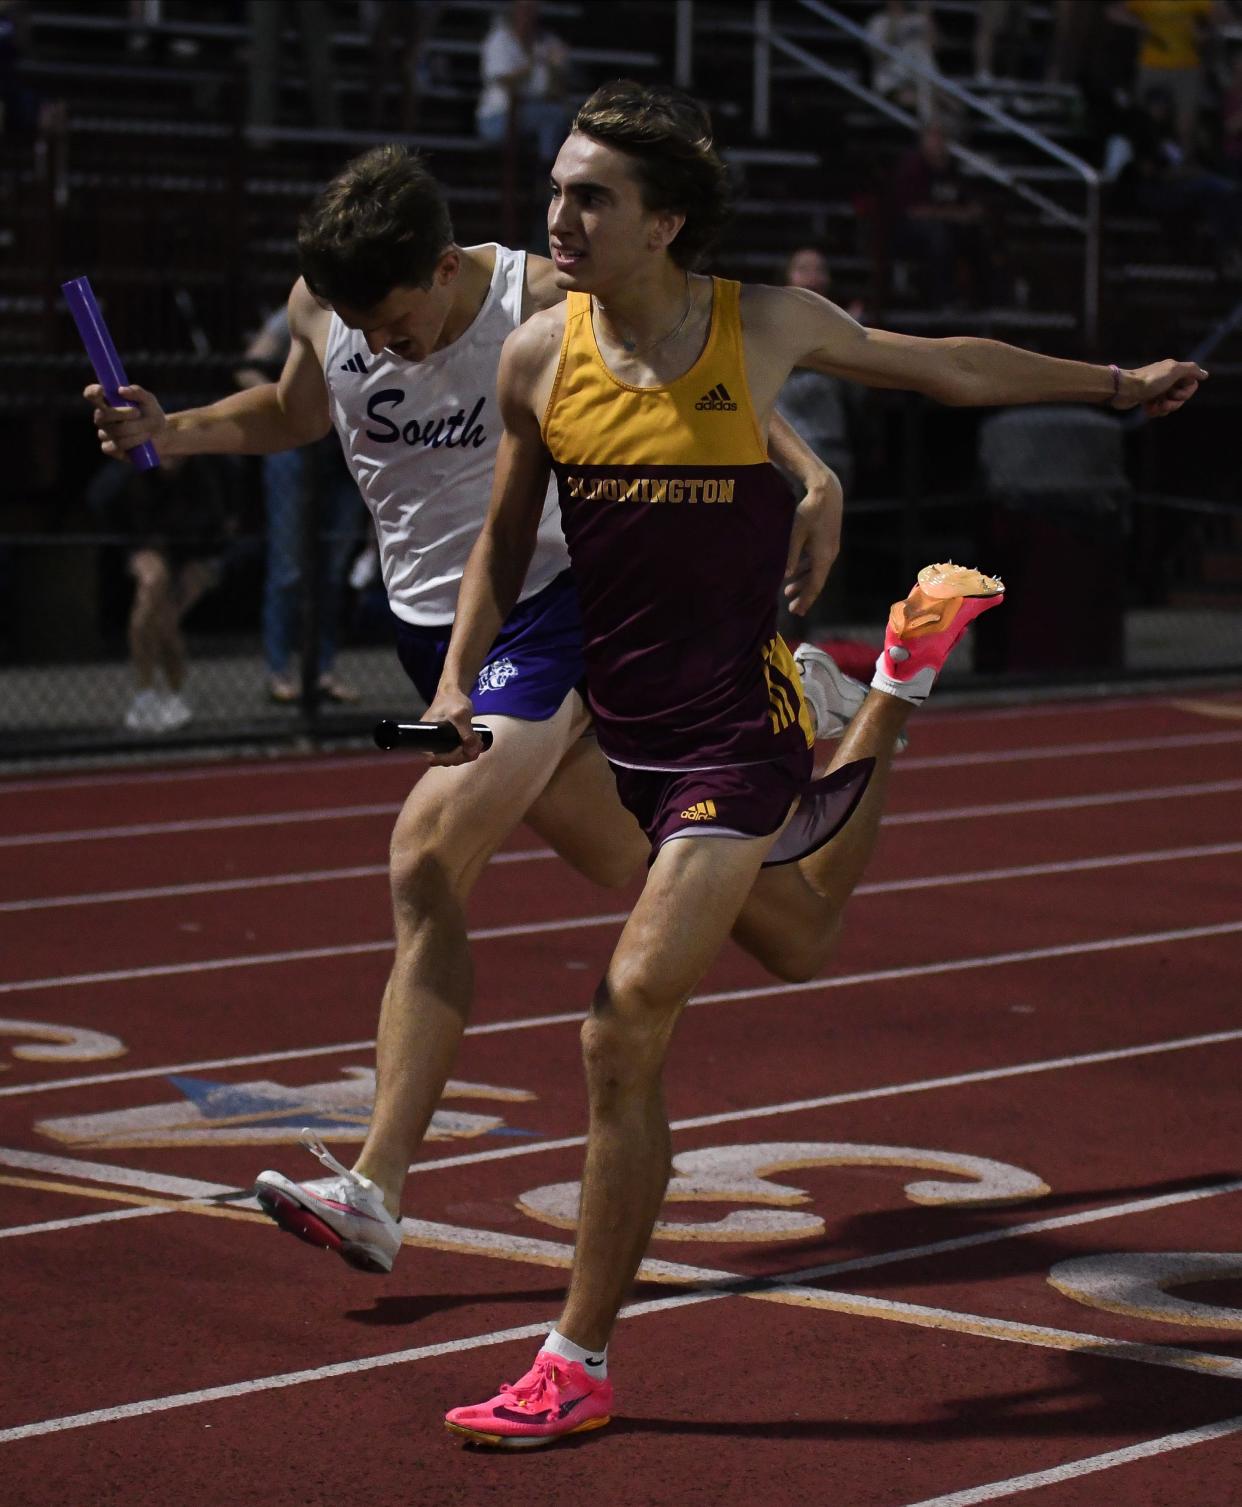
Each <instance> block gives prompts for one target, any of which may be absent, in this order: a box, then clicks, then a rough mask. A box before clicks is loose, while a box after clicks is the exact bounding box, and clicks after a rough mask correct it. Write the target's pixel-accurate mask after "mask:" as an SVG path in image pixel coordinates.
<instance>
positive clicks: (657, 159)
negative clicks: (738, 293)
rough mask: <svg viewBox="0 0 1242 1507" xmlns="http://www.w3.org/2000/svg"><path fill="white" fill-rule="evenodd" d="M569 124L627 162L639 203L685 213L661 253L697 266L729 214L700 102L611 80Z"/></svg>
mask: <svg viewBox="0 0 1242 1507" xmlns="http://www.w3.org/2000/svg"><path fill="white" fill-rule="evenodd" d="M573 128H574V130H575V131H581V132H582V134H583V135H584V136H590V137H591V138H592V139H593V140H595V141H602V142H603V143H604V145H605V146H610V147H615V148H616V149H617V151H619V152H624V153H625V155H626V156H627V157H629V158H630V159H631V160H632V162H633V164H634V174H635V176H636V177H637V179H638V182H639V185H640V187H641V190H642V198H643V205H644V207H645V208H647V209H650V210H671V211H672V212H673V213H674V214H684V215H685V217H686V222H685V224H684V225H683V226H682V227H681V229H680V230H679V231H678V232H677V236H676V238H675V239H674V241H673V243H672V244H671V245H670V246H669V248H668V252H669V255H670V256H671V257H672V259H673V260H674V261H675V262H676V263H677V265H678V266H679V267H684V268H686V269H687V270H689V269H691V268H694V267H697V266H699V265H700V263H701V262H702V261H703V260H704V258H705V257H706V256H707V254H708V252H710V251H711V250H712V248H713V247H714V246H715V244H716V242H717V241H718V240H719V238H720V235H721V233H722V231H723V230H724V229H725V227H726V226H727V225H728V223H729V220H730V218H731V216H732V189H731V185H730V182H729V173H728V169H727V168H726V167H725V165H724V163H723V162H721V160H720V158H719V157H718V156H717V155H716V151H715V148H714V147H713V145H712V120H711V116H710V115H709V114H708V113H707V111H706V110H705V109H704V108H703V106H702V105H700V104H699V103H698V102H697V100H693V99H691V98H690V96H689V95H688V94H683V93H682V92H681V90H680V89H672V88H669V87H667V86H665V85H647V84H639V83H635V81H634V80H633V79H617V80H615V81H614V82H613V83H610V84H604V85H602V86H601V87H600V88H598V89H597V90H596V91H595V93H594V94H592V96H591V97H590V99H588V100H587V102H586V103H585V104H584V105H583V106H582V108H581V109H580V110H579V111H578V114H577V115H576V117H575V118H574V126H573Z"/></svg>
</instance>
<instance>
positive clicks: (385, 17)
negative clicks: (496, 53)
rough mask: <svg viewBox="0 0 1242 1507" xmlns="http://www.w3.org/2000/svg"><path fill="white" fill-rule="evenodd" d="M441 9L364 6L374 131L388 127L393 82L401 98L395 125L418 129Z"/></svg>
mask: <svg viewBox="0 0 1242 1507" xmlns="http://www.w3.org/2000/svg"><path fill="white" fill-rule="evenodd" d="M443 9H444V7H443V5H442V4H440V3H439V0H361V4H360V7H359V12H360V15H361V18H362V24H363V27H364V29H365V30H366V33H367V37H368V39H369V41H370V44H371V86H370V93H371V127H372V129H373V130H379V129H381V128H382V127H383V126H384V125H385V124H386V123H387V120H388V112H387V111H386V109H385V104H386V102H387V94H388V88H389V85H390V84H391V83H392V82H393V81H394V79H395V80H396V82H397V84H398V86H399V88H400V93H401V106H400V110H399V111H398V115H397V125H398V127H399V129H400V130H402V131H405V132H410V131H413V130H414V128H415V126H416V125H417V123H418V106H419V93H420V91H421V89H422V86H423V73H424V69H425V66H426V64H425V53H426V50H427V43H428V42H429V41H430V40H431V37H432V33H433V32H434V31H435V29H436V25H437V23H438V22H439V19H440V12H441V11H442V10H443Z"/></svg>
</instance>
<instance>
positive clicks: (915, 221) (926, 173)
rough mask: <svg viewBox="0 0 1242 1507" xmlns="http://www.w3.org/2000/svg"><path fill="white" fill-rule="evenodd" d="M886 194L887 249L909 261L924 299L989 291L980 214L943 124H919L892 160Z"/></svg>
mask: <svg viewBox="0 0 1242 1507" xmlns="http://www.w3.org/2000/svg"><path fill="white" fill-rule="evenodd" d="M892 197H893V251H894V254H895V255H896V256H898V257H900V258H908V259H909V260H911V261H913V262H914V263H915V265H916V271H917V277H918V281H919V284H920V286H919V292H920V294H921V295H922V297H923V298H924V299H925V300H926V302H927V303H929V304H930V305H931V306H932V307H934V308H945V307H952V306H960V305H962V304H978V303H979V302H980V301H982V300H983V299H984V298H985V297H986V296H987V294H988V293H989V292H990V288H989V286H988V284H989V273H990V268H989V253H988V245H987V239H988V238H987V235H986V218H987V217H986V212H985V210H984V206H983V204H982V202H981V201H980V200H979V199H977V198H976V197H975V196H974V194H972V192H971V191H970V189H969V188H968V187H967V185H966V184H965V182H964V181H963V179H962V176H961V174H960V173H959V172H958V170H957V165H956V163H955V162H954V160H953V156H952V153H951V152H950V151H949V140H948V136H947V135H946V133H945V130H944V127H943V126H940V125H935V124H932V125H928V126H925V127H924V129H923V131H922V134H921V135H920V137H919V140H918V144H917V145H916V146H914V147H912V148H911V149H910V150H909V151H908V152H907V153H906V154H905V156H903V157H902V158H901V160H900V161H899V162H898V164H897V171H896V175H895V178H894V181H893V190H892Z"/></svg>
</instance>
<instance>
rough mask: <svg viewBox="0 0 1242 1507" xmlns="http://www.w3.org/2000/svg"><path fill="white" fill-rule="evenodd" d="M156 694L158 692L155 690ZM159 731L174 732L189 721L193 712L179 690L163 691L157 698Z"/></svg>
mask: <svg viewBox="0 0 1242 1507" xmlns="http://www.w3.org/2000/svg"><path fill="white" fill-rule="evenodd" d="M157 694H158V692H157ZM159 714H160V731H161V732H174V731H175V730H176V729H177V728H179V727H184V726H185V725H186V723H187V722H189V721H191V719H192V718H193V716H194V712H193V711H192V710H191V708H190V705H189V703H188V702H187V701H186V700H185V698H184V697H183V696H182V695H181V693H180V692H179V691H165V692H164V694H163V695H161V696H160V698H159Z"/></svg>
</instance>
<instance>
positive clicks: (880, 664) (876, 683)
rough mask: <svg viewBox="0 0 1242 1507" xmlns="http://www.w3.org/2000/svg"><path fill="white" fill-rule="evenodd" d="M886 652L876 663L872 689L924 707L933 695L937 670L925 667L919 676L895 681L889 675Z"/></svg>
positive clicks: (929, 666)
mask: <svg viewBox="0 0 1242 1507" xmlns="http://www.w3.org/2000/svg"><path fill="white" fill-rule="evenodd" d="M886 652H887V651H885V652H882V653H881V654H880V657H879V658H878V659H877V660H876V662H875V674H874V675H873V676H872V677H871V689H872V690H873V691H883V692H884V694H885V695H886V696H898V697H900V699H901V700H902V701H911V702H913V703H914V705H915V706H922V704H923V703H924V702H925V701H926V700H927V698H928V696H930V695H931V688H932V686H933V685H934V684H935V681H936V672H935V670H933V669H932V667H931V665H924V666H923V668H922V669H921V670H920V671H919V672H918V674H917V675H912V676H911V677H910V679H909V680H894V679H893V677H892V676H891V675H890V674H889V673H888V665H887V663H886Z"/></svg>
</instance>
